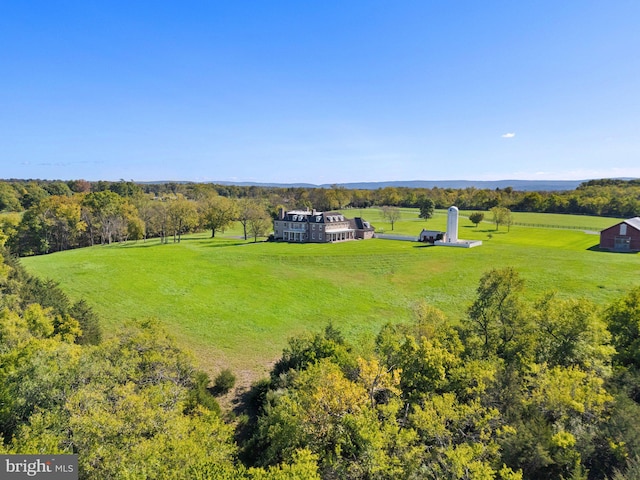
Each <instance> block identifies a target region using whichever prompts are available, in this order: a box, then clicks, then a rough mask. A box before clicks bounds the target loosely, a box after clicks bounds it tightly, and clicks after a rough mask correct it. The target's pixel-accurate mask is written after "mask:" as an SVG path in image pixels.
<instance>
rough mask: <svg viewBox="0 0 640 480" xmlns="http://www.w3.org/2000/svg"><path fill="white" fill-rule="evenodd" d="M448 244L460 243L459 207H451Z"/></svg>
mask: <svg viewBox="0 0 640 480" xmlns="http://www.w3.org/2000/svg"><path fill="white" fill-rule="evenodd" d="M447 243H458V207H449V214H448V216H447Z"/></svg>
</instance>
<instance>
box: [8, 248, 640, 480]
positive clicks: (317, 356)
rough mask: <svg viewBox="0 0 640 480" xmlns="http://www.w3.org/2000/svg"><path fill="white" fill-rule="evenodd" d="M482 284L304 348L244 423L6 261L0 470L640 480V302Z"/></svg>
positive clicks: (320, 336) (180, 355)
mask: <svg viewBox="0 0 640 480" xmlns="http://www.w3.org/2000/svg"><path fill="white" fill-rule="evenodd" d="M525 293H526V291H525V284H524V280H523V279H522V278H521V277H520V275H519V274H518V273H517V272H516V271H514V270H513V269H510V268H505V269H500V270H491V271H488V272H486V273H485V274H484V275H483V276H482V278H481V279H480V281H479V284H478V288H477V290H476V294H475V298H473V299H472V300H471V301H470V304H469V305H468V307H467V309H466V311H465V312H464V313H463V314H462V315H461V320H460V322H457V323H454V322H452V321H451V319H448V318H446V317H445V315H444V314H443V313H442V312H440V311H438V310H437V309H435V308H433V307H430V306H429V305H426V304H424V303H418V304H417V305H416V307H415V319H414V320H413V321H412V322H409V323H396V322H390V323H389V324H387V325H385V326H384V327H382V328H381V329H380V330H379V331H378V332H377V334H376V335H374V336H362V337H360V338H358V339H357V341H355V342H350V341H347V340H346V339H345V337H344V336H343V335H342V333H341V332H340V329H339V328H337V327H336V326H334V325H332V324H329V325H327V326H326V327H325V328H324V330H322V331H320V332H317V333H308V334H303V335H300V336H296V337H293V338H291V339H290V340H289V341H288V344H287V346H286V348H285V349H284V351H283V354H282V356H281V358H280V359H279V360H278V361H277V362H276V363H275V364H274V366H273V368H272V370H271V372H270V376H269V377H268V378H266V379H264V380H261V381H259V382H257V383H256V384H254V385H253V387H252V389H251V391H250V392H249V393H248V394H247V395H246V397H245V398H244V403H243V404H242V406H241V407H240V408H239V409H238V411H237V412H236V416H234V415H232V414H231V412H221V410H220V407H219V405H218V403H217V401H216V399H215V398H214V397H213V396H212V387H211V385H210V384H211V382H210V380H209V377H208V376H207V375H206V374H205V373H203V372H200V371H198V370H197V369H196V368H195V366H194V364H193V363H192V360H191V359H190V357H189V356H188V355H186V354H185V353H184V352H183V351H181V350H180V349H179V348H178V347H177V346H176V344H175V342H174V340H173V339H172V338H171V337H170V336H169V335H168V334H167V333H166V332H165V331H164V330H163V328H162V326H161V325H159V324H158V323H157V322H155V321H152V320H143V321H139V322H134V323H129V324H127V325H125V326H124V327H122V328H121V329H119V331H118V332H116V334H114V335H112V336H110V337H108V338H103V337H102V334H101V330H100V322H99V319H97V318H96V316H95V314H94V313H93V312H92V310H91V308H90V307H88V306H87V305H86V303H84V302H82V301H80V302H77V303H75V304H72V303H71V302H69V300H68V299H67V298H66V296H65V295H64V294H63V293H62V292H61V291H60V290H59V288H58V287H57V286H56V285H55V284H52V283H50V282H42V281H40V280H37V279H35V278H32V277H30V276H29V275H28V274H27V273H26V272H25V271H24V270H23V269H22V268H21V266H20V265H19V263H18V262H17V260H16V259H15V258H13V257H10V256H8V255H7V254H6V253H4V252H3V255H1V256H0V312H1V313H0V453H20V454H29V453H51V454H56V453H77V454H78V455H79V467H80V478H81V479H121V478H136V479H151V478H153V479H200V480H204V479H227V480H245V479H270V480H279V479H298V478H300V479H302V478H304V479H311V480H313V479H320V478H323V479H361V480H365V479H367V480H369V479H381V480H382V479H388V480H391V479H393V480H397V479H407V480H409V479H451V480H453V479H456V480H457V479H465V480H485V479H486V480H489V479H496V480H518V479H520V480H521V479H533V480H537V479H544V480H546V479H549V478H553V479H556V478H557V479H561V478H564V479H574V480H578V479H583V480H586V479H603V478H608V479H610V480H631V479H636V478H639V474H640V458H639V456H638V452H640V353H639V352H640V349H638V345H639V344H640V287H635V288H634V289H632V290H630V291H629V292H628V293H627V294H626V295H624V296H623V297H621V298H620V299H618V300H616V301H614V302H612V303H611V304H610V305H607V306H605V307H604V308H599V307H598V306H596V305H594V304H593V303H592V302H590V301H589V300H587V299H567V298H561V297H560V296H558V295H556V294H554V293H547V294H544V295H542V296H541V297H540V298H537V299H533V300H529V299H528V298H529V297H528V296H526V295H525Z"/></svg>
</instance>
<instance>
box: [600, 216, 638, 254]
mask: <svg viewBox="0 0 640 480" xmlns="http://www.w3.org/2000/svg"><path fill="white" fill-rule="evenodd" d="M600 248H602V249H603V250H612V251H614V252H640V217H634V218H630V219H628V220H624V221H623V222H620V223H618V224H617V225H614V226H613V227H609V228H605V229H604V230H602V231H601V232H600Z"/></svg>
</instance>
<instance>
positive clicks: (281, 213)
mask: <svg viewBox="0 0 640 480" xmlns="http://www.w3.org/2000/svg"><path fill="white" fill-rule="evenodd" d="M284 216H285V211H284V208H283V207H280V211H279V212H278V218H279V219H280V220H284Z"/></svg>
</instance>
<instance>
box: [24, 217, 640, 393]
mask: <svg viewBox="0 0 640 480" xmlns="http://www.w3.org/2000/svg"><path fill="white" fill-rule="evenodd" d="M466 213H467V212H461V218H460V232H459V237H460V238H463V239H470V240H475V239H479V240H483V242H484V244H483V245H482V246H481V247H477V248H473V249H462V248H446V247H426V246H423V245H422V244H418V243H413V242H403V241H391V240H379V239H373V240H367V241H356V242H347V243H338V244H330V245H326V244H321V245H319V244H299V245H297V244H286V243H266V242H259V243H256V244H254V243H251V242H245V241H244V240H239V239H238V238H237V237H238V235H239V234H240V233H241V232H240V231H239V230H238V228H237V227H235V228H234V229H233V230H231V231H228V232H227V233H226V235H224V236H222V237H220V238H215V239H211V238H209V235H210V234H209V233H202V234H197V235H191V236H188V237H186V238H183V241H182V242H181V243H180V244H171V243H170V244H166V245H161V244H160V243H159V241H158V240H157V239H154V240H149V241H147V242H142V241H139V242H130V243H127V244H116V245H111V246H96V247H92V248H84V249H78V250H72V251H67V252H61V253H55V254H51V255H46V256H40V257H31V258H25V259H23V264H24V266H25V267H26V268H27V269H28V270H29V271H30V272H32V273H34V274H37V275H39V276H41V277H43V278H51V279H54V280H55V281H58V282H59V283H60V285H61V287H62V288H63V289H64V290H65V291H66V292H67V293H68V294H69V296H70V297H71V298H72V299H73V300H77V299H79V298H85V299H87V301H88V302H89V303H90V304H91V305H92V306H93V307H94V308H95V309H96V311H97V312H98V313H99V314H100V316H101V317H102V319H103V321H104V325H105V327H106V328H105V330H106V332H107V334H108V333H109V332H111V331H113V327H116V326H117V325H119V324H121V323H122V322H124V321H125V320H127V319H132V318H137V319H141V318H147V317H155V318H157V319H159V320H160V321H161V322H162V323H163V324H165V325H166V326H167V327H168V328H169V330H170V331H172V332H173V333H174V335H175V336H176V337H177V338H178V339H179V341H180V342H181V344H182V345H183V346H185V347H187V348H188V349H190V350H191V351H193V352H195V354H196V356H197V358H198V361H199V363H200V365H201V366H202V368H204V369H205V370H207V371H209V372H210V373H215V372H217V371H218V370H219V369H220V368H222V367H224V366H230V367H231V368H232V369H233V370H234V371H235V372H237V373H238V374H239V376H240V378H241V379H244V380H245V381H247V380H249V379H255V378H256V377H257V376H259V375H261V374H263V373H264V372H265V371H266V370H267V369H268V367H269V365H270V363H271V362H273V361H274V360H275V359H277V358H278V357H279V355H280V353H281V351H282V347H283V346H284V345H285V343H286V340H287V338H288V337H290V336H291V335H294V334H296V333H300V332H303V331H317V330H319V329H320V328H322V327H324V325H326V324H327V322H328V321H332V322H333V323H334V324H335V325H336V326H338V327H340V328H341V329H342V330H343V332H344V333H345V334H346V335H347V336H348V337H349V338H351V339H355V338H358V337H361V336H364V337H367V336H369V337H370V336H371V335H372V334H374V333H375V332H377V331H378V329H379V328H380V326H381V325H383V324H384V323H386V322H397V321H404V320H408V319H410V318H411V316H412V309H413V306H414V305H415V304H416V302H418V301H420V300H425V301H426V302H428V303H430V304H432V305H434V306H436V307H438V308H440V309H441V310H443V311H445V312H446V313H447V314H448V315H449V316H450V318H451V319H452V321H458V320H459V318H461V316H463V315H464V312H465V310H466V308H467V306H468V305H469V304H470V303H471V301H472V300H473V298H474V294H475V288H476V286H477V283H478V280H479V278H480V276H481V275H482V274H483V273H484V272H485V271H487V270H489V269H491V268H500V267H506V266H512V267H515V268H516V269H517V270H518V271H519V272H520V273H521V275H522V276H523V277H524V279H525V280H526V284H527V287H528V290H527V291H528V295H529V296H530V297H532V298H535V297H536V296H538V295H540V294H541V293H542V292H544V291H547V290H556V291H558V292H559V293H560V294H561V295H562V296H566V297H587V298H590V299H592V300H594V301H595V302H597V303H598V304H601V305H605V304H606V303H607V302H609V301H611V300H612V299H614V298H617V297H618V296H620V295H622V294H624V293H625V292H626V291H627V290H628V289H629V288H630V287H632V286H637V285H640V255H638V254H614V253H606V252H600V251H598V250H597V249H595V248H594V247H595V246H596V245H597V244H598V241H599V237H598V236H597V235H593V234H587V233H584V232H583V231H581V230H575V229H574V230H563V229H559V228H557V227H558V226H561V225H566V226H583V227H584V228H585V230H589V229H593V228H605V227H608V226H610V225H613V224H615V223H616V222H617V221H616V220H615V219H603V218H597V217H578V216H563V215H553V216H546V215H541V214H524V213H523V214H515V215H516V216H517V219H516V221H517V222H522V223H532V224H533V223H535V224H540V225H545V224H546V225H549V226H550V227H553V228H541V227H538V228H532V227H522V226H512V227H511V230H510V232H508V233H507V229H506V227H500V230H499V231H495V226H494V225H492V224H491V223H488V222H486V221H485V222H483V223H481V224H480V225H479V226H478V228H476V227H475V226H474V225H473V224H471V222H469V221H468V219H467V218H465V215H466ZM345 214H346V215H348V216H358V215H360V214H361V215H362V216H364V217H365V218H366V219H367V220H370V221H371V222H372V223H373V224H374V225H375V226H376V227H378V228H380V227H382V228H384V231H385V232H386V233H390V232H391V228H390V225H389V224H387V223H385V222H383V221H382V220H381V217H380V212H379V211H377V210H364V211H358V210H348V211H345ZM563 222H564V223H563ZM445 224H446V212H443V211H439V212H436V215H435V216H434V218H433V219H430V220H429V221H428V222H425V221H424V220H422V219H419V218H417V211H416V210H408V209H407V210H404V211H403V218H402V219H401V221H400V222H398V223H397V224H396V225H395V229H394V233H398V234H405V235H415V236H417V235H418V233H419V232H420V230H421V229H422V228H424V227H426V228H429V229H442V230H444V229H445ZM488 235H491V236H492V238H491V239H488Z"/></svg>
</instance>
